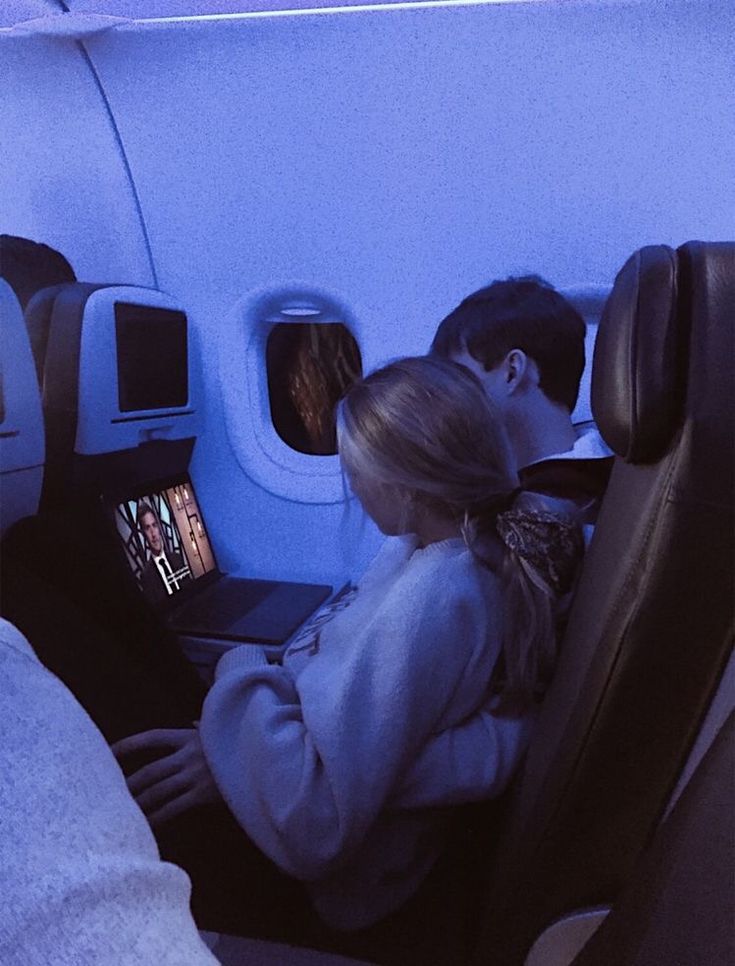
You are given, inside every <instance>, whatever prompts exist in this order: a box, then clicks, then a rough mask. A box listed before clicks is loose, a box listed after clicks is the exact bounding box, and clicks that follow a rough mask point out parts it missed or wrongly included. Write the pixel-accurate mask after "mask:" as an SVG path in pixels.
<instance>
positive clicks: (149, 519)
mask: <svg viewBox="0 0 735 966" xmlns="http://www.w3.org/2000/svg"><path fill="white" fill-rule="evenodd" d="M137 519H138V526H139V527H140V529H141V531H142V533H143V536H144V537H145V542H146V543H147V544H148V548H149V550H150V551H151V553H152V554H153V555H154V556H155V557H157V556H158V555H159V554H160V553H161V552H162V551H163V536H162V534H161V524H160V523H159V522H158V515H157V514H156V511H155V510H154V509H153V507H152V506H151V505H150V504H149V503H140V504H139V505H138V513H137Z"/></svg>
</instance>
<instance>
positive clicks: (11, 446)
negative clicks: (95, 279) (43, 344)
mask: <svg viewBox="0 0 735 966" xmlns="http://www.w3.org/2000/svg"><path fill="white" fill-rule="evenodd" d="M0 330H1V331H2V347H3V351H2V356H1V357H0V534H2V533H5V531H6V530H7V529H8V528H9V527H10V526H11V525H12V524H13V523H15V521H16V520H19V519H21V517H24V516H27V515H29V514H31V513H35V512H36V510H37V509H38V501H39V498H40V495H41V484H42V481H43V463H44V458H45V442H44V432H43V416H42V414H41V398H40V395H39V390H38V382H37V379H36V371H35V368H34V365H33V357H32V355H31V347H30V344H29V342H28V334H27V332H26V327H25V323H24V321H23V312H22V311H21V308H20V305H19V303H18V299H17V298H16V296H15V294H14V293H13V290H12V289H11V288H10V286H9V285H8V284H7V282H5V281H3V280H2V279H0Z"/></svg>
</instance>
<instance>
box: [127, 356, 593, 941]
mask: <svg viewBox="0 0 735 966" xmlns="http://www.w3.org/2000/svg"><path fill="white" fill-rule="evenodd" d="M337 432H338V441H339V452H340V457H341V460H342V464H343V467H344V472H345V475H346V478H347V480H348V482H349V484H350V486H351V487H352V489H353V491H354V493H355V495H356V496H357V497H358V499H359V500H360V502H361V503H362V505H363V507H364V509H365V511H366V512H367V513H368V514H369V515H370V516H371V517H372V518H373V520H374V521H375V522H376V523H377V525H378V526H379V527H380V529H381V530H382V531H383V533H385V534H386V536H387V537H388V538H389V539H388V540H386V542H385V545H384V547H383V548H382V550H381V552H380V553H379V554H378V557H377V558H376V559H375V561H374V562H373V564H372V565H371V566H370V567H369V568H368V570H367V572H366V573H365V575H364V576H363V578H362V579H361V580H360V581H359V584H358V585H357V587H356V588H354V589H353V590H352V591H351V592H350V593H349V594H348V595H346V596H344V597H342V598H341V599H340V600H338V601H336V602H335V603H333V605H332V607H331V609H329V610H327V611H326V612H325V613H322V614H320V615H318V616H317V618H316V619H315V620H314V621H313V623H312V624H311V625H309V626H307V628H306V629H305V630H304V631H303V632H302V633H301V634H300V635H299V636H298V637H297V639H296V640H295V641H293V642H292V643H291V645H290V646H289V648H288V650H287V652H286V654H285V656H284V658H283V661H282V663H281V664H279V665H273V664H268V662H267V660H266V657H265V654H264V653H263V651H262V650H261V649H260V648H258V647H252V646H244V647H240V648H237V649H236V650H234V651H232V652H230V653H229V654H227V655H226V656H225V657H224V658H223V659H222V660H221V662H220V664H219V666H218V668H217V679H216V682H215V684H214V686H213V688H212V690H211V692H210V694H209V696H208V697H207V699H206V702H205V705H204V710H203V714H202V720H201V724H200V728H199V731H198V733H197V732H173V733H172V732H163V733H158V734H157V733H149V734H148V735H147V736H146V735H144V736H139V737H137V738H133V739H128V740H127V741H126V742H122V743H120V745H119V747H118V750H119V752H120V753H125V752H127V751H128V750H130V749H132V748H136V749H138V748H140V747H144V746H146V745H147V746H151V745H155V744H159V745H161V744H164V745H166V744H167V745H168V746H170V747H173V748H174V749H177V750H175V751H174V753H173V754H172V755H169V756H168V757H166V758H164V759H162V760H161V761H159V762H157V763H155V764H154V765H149V766H147V767H146V768H145V769H143V770H141V771H140V772H139V773H138V774H137V775H134V776H133V777H132V778H131V779H130V787H131V789H132V790H133V792H134V793H135V794H136V795H137V797H138V798H139V801H140V802H141V805H142V806H143V807H144V809H146V810H147V811H148V812H149V813H152V816H153V818H154V819H155V818H158V819H159V820H160V819H162V818H166V817H167V816H169V815H171V814H174V813H175V812H176V811H178V810H181V808H183V807H187V806H188V805H191V804H194V803H196V802H198V801H204V800H207V796H208V795H212V794H213V793H214V790H215V788H216V789H218V790H219V793H221V794H222V796H223V797H224V798H225V800H226V801H227V803H228V805H229V806H230V808H231V809H232V811H233V813H234V814H235V816H236V817H237V819H238V821H239V822H240V824H241V825H242V826H243V828H244V829H245V830H246V832H247V833H248V835H249V836H250V837H251V838H252V839H253V840H254V841H255V843H256V844H257V845H258V846H259V848H260V849H261V850H262V851H263V852H264V853H265V854H266V855H267V856H269V857H270V858H271V859H272V860H273V861H274V862H276V863H277V865H278V866H280V867H281V868H282V869H283V870H285V871H286V872H288V873H289V874H290V875H292V876H293V877H295V878H297V879H299V880H302V881H304V882H305V883H306V884H307V888H308V891H309V893H310V895H311V899H312V902H313V903H314V905H315V907H316V909H317V911H318V912H319V914H320V916H321V917H322V919H323V920H324V921H325V922H327V923H328V924H329V925H331V926H333V927H336V928H338V929H343V930H356V929H362V928H364V927H366V926H369V925H371V924H372V923H375V922H377V921H378V920H380V919H382V918H383V917H385V916H387V915H388V914H390V913H392V912H393V911H394V910H396V909H398V908H399V907H401V906H402V904H404V903H405V902H406V900H408V899H409V898H410V897H411V896H412V895H413V894H414V893H415V892H416V891H417V890H418V889H419V886H420V885H421V883H422V881H423V880H424V879H425V877H426V876H427V875H428V873H429V872H430V870H431V868H432V865H433V864H434V863H435V861H436V859H437V856H438V855H439V854H440V851H441V845H442V843H441V831H442V830H441V825H440V823H439V821H438V819H437V816H436V813H435V812H434V811H432V810H430V809H427V808H426V807H425V806H429V805H441V804H447V803H456V802H460V801H468V800H471V799H478V798H482V797H487V796H489V795H492V794H494V793H497V792H498V791H500V790H501V789H502V787H503V786H504V784H505V783H506V782H507V779H508V777H509V776H510V774H511V773H512V770H513V768H514V766H515V764H516V763H517V759H518V758H519V757H520V755H521V753H522V750H523V744H524V740H523V739H524V736H525V732H526V731H527V723H528V722H529V721H530V719H531V717H532V715H533V708H534V706H535V703H536V701H537V698H538V697H539V696H540V694H541V693H542V692H543V690H544V688H545V686H546V684H547V683H548V680H549V678H550V676H551V674H552V671H553V667H554V662H555V655H556V635H555V619H556V612H557V602H558V600H559V598H560V596H561V595H563V594H564V593H565V592H566V591H568V590H569V588H570V586H571V582H572V578H573V574H574V571H575V568H576V565H577V563H578V561H579V559H580V555H581V552H582V545H583V544H582V538H581V532H580V529H579V527H577V526H576V525H575V523H574V522H573V521H572V520H570V519H569V518H568V517H567V516H566V515H565V513H564V512H561V511H564V510H565V509H566V507H564V506H561V505H558V506H557V505H554V504H551V503H550V501H549V500H548V499H544V498H540V497H536V496H534V495H531V494H525V493H521V494H519V493H518V491H517V489H516V487H517V478H516V474H515V470H514V468H513V461H512V457H511V454H510V449H509V445H508V441H507V438H506V435H505V431H504V429H503V426H502V424H501V422H500V420H499V418H498V417H497V413H496V412H495V410H494V409H493V405H492V403H491V402H490V401H489V400H488V398H487V396H486V394H485V392H484V391H483V388H482V386H481V384H480V382H479V381H478V380H477V379H476V378H475V376H474V375H473V374H472V373H470V372H468V371H467V370H465V369H462V368H461V367H459V366H457V365H455V364H453V363H451V362H447V361H444V360H441V359H435V358H426V357H422V358H415V359H404V360H400V361H398V362H395V363H393V364H391V365H389V366H386V367H385V368H383V369H381V370H379V371H377V372H374V373H373V374H372V375H370V376H368V377H367V378H365V379H363V380H362V381H361V382H359V383H357V384H356V385H355V386H354V387H353V388H352V389H351V390H350V391H349V392H348V393H347V395H346V397H345V398H344V399H343V400H342V402H341V403H340V404H339V407H338V416H337ZM552 511H553V512H552ZM556 511H560V512H556ZM175 736H178V737H175ZM212 779H213V780H212Z"/></svg>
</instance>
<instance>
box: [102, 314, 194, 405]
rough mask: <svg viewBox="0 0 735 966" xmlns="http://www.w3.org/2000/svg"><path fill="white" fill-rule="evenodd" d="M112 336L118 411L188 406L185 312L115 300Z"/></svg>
mask: <svg viewBox="0 0 735 966" xmlns="http://www.w3.org/2000/svg"><path fill="white" fill-rule="evenodd" d="M115 337H116V342H117V385H118V405H119V407H120V412H123V413H129V412H135V411H137V410H150V409H174V408H177V407H181V406H186V404H187V402H188V398H189V373H188V355H187V352H188V346H187V338H188V337H187V319H186V315H185V314H184V313H183V312H179V311H175V310H173V309H162V308H158V307H155V306H151V305H135V304H133V303H131V302H116V303H115Z"/></svg>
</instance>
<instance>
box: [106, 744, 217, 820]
mask: <svg viewBox="0 0 735 966" xmlns="http://www.w3.org/2000/svg"><path fill="white" fill-rule="evenodd" d="M156 749H161V750H162V751H169V752H170V753H169V754H166V755H164V756H163V757H161V758H158V759H157V760H156V761H153V762H151V763H150V764H149V765H144V766H143V767H142V768H139V769H138V770H137V771H136V772H134V773H133V774H132V775H130V776H128V777H127V778H126V781H127V784H128V788H129V789H130V793H131V795H132V796H133V798H134V799H135V800H136V802H137V803H138V805H139V806H140V807H141V809H142V810H143V811H144V812H145V814H146V815H147V816H148V820H149V822H150V823H151V825H160V824H161V823H162V822H166V821H168V820H169V819H171V818H174V817H175V816H176V815H180V814H181V813H182V812H185V811H186V810H187V809H189V808H193V807H194V806H195V805H205V804H208V803H210V802H219V801H222V795H221V794H220V791H219V789H218V788H217V785H216V784H215V781H214V778H213V777H212V773H211V771H210V770H209V765H208V764H207V759H206V758H205V757H204V751H203V750H202V742H201V739H200V737H199V732H198V731H197V729H196V728H158V729H155V730H153V731H144V732H142V733H141V734H138V735H131V736H130V737H129V738H123V739H122V740H121V741H117V742H115V744H114V745H112V752H113V754H114V755H115V757H116V758H117V759H118V761H121V760H122V759H124V758H125V756H126V755H129V754H132V753H133V752H137V751H153V750H156Z"/></svg>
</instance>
